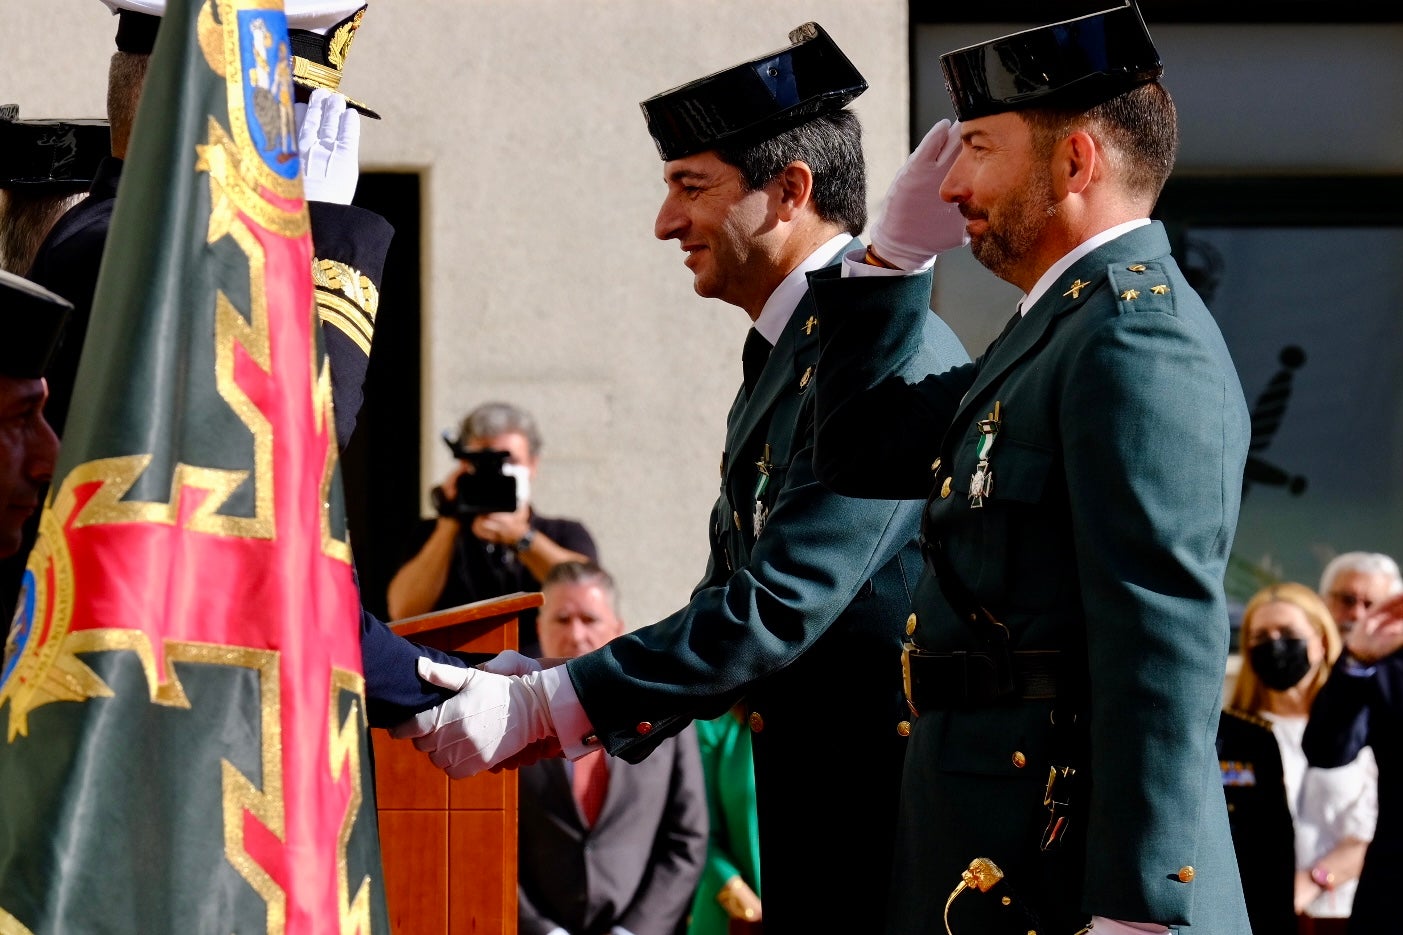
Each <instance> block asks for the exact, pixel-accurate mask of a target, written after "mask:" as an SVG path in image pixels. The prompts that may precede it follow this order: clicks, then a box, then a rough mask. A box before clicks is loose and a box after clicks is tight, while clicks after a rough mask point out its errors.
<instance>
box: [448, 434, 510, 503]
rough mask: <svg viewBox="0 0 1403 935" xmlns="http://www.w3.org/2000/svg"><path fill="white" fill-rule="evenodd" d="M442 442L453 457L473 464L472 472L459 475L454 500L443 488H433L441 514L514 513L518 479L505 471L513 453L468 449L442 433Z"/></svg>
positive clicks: (458, 441)
mask: <svg viewBox="0 0 1403 935" xmlns="http://www.w3.org/2000/svg"><path fill="white" fill-rule="evenodd" d="M443 443H444V444H445V445H447V446H448V450H449V451H451V452H453V457H455V458H457V459H458V460H459V461H466V462H468V463H469V464H471V465H472V466H473V469H472V472H471V473H468V472H464V473H462V474H460V475H458V481H457V484H456V486H457V489H458V494H457V496H455V497H454V498H453V499H451V500H450V499H448V498H447V497H445V496H444V495H443V489H442V488H441V487H434V489H433V491H432V497H433V501H434V507H435V508H436V509H437V510H438V512H439V515H440V516H449V517H457V518H459V519H471V518H472V517H474V516H479V515H481V514H483V513H511V512H514V511H515V510H516V506H517V489H516V478H515V477H514V476H512V475H511V474H509V473H507V472H506V471H504V470H503V468H504V467H505V465H506V463H507V458H509V457H511V453H510V452H506V451H495V450H493V449H491V448H484V449H482V450H480V451H469V450H468V449H466V448H464V447H463V444H462V441H461V440H460V439H457V438H453V437H452V436H451V435H449V433H448V432H444V433H443Z"/></svg>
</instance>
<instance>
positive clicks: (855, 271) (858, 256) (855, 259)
mask: <svg viewBox="0 0 1403 935" xmlns="http://www.w3.org/2000/svg"><path fill="white" fill-rule="evenodd" d="M866 255H867V251H865V250H854V251H852V252H851V253H846V254H844V255H843V272H842V273H841V274H840V275H841V276H842V278H844V279H848V278H849V277H853V276H914V275H916V274H917V273H924V272H925V271H926V270H928V269H930V267H929V266H927V267H924V268H922V269H917V270H905V269H887V267H885V266H873V265H872V264H871V263H868V262H866V261H864V260H863V259H862V258H863V257H864V256H866Z"/></svg>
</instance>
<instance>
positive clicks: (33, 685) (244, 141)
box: [0, 0, 388, 935]
mask: <svg viewBox="0 0 1403 935" xmlns="http://www.w3.org/2000/svg"><path fill="white" fill-rule="evenodd" d="M292 105H293V85H292V72H291V55H290V48H289V43H288V36H287V20H286V17H285V15H284V13H283V10H282V3H281V2H280V0H172V2H171V3H169V4H168V8H167V11H166V14H165V17H164V20H163V22H162V25H161V30H160V36H159V39H158V41H157V45H156V49H155V52H154V53H153V56H152V61H151V67H150V72H149V74H148V77H147V80H146V86H145V90H144V92H143V95H142V104H141V109H140V112H139V115H138V118H137V122H136V127H135V129H134V132H133V145H132V147H131V150H130V153H129V156H128V161H127V166H126V167H125V169H124V172H123V179H122V188H121V193H120V195H119V197H118V200H117V205H116V208H115V211H114V214H113V218H112V226H111V230H110V233H109V236H108V241H107V249H106V253H105V254H104V258H103V267H102V272H101V275H100V277H99V281H98V288H97V297H96V299H95V302H94V307H93V315H92V324H91V326H90V330H89V332H88V336H87V340H86V344H85V347H84V351H83V358H82V364H81V366H80V369H79V374H78V388H77V391H76V393H75V396H74V401H73V407H72V411H71V414H70V416H69V419H68V423H67V429H66V432H65V435H64V439H63V442H64V447H63V452H62V455H61V457H60V461H59V465H58V470H57V471H56V474H55V477H54V480H53V484H52V486H51V488H50V494H49V499H48V501H47V502H46V504H45V507H44V513H43V517H42V520H41V528H40V539H39V542H38V544H37V546H36V547H35V549H34V552H33V553H32V554H31V557H30V562H29V566H28V569H27V571H26V576H25V589H24V592H23V594H22V596H21V599H20V609H19V611H18V613H17V615H16V619H15V623H14V625H13V626H12V628H11V632H10V638H9V640H8V641H7V645H6V652H5V657H4V662H3V668H0V728H3V732H0V935H17V933H35V935H41V933H90V932H123V933H126V932H130V933H142V935H148V933H162V932H171V933H177V932H178V933H192V932H200V933H210V935H229V933H247V932H269V933H303V932H307V933H310V932H339V933H353V932H354V933H367V935H368V933H370V932H372V931H374V932H384V931H388V922H387V919H386V914H385V909H384V898H383V888H382V882H381V872H380V860H379V842H378V837H377V833H376V826H375V813H374V803H373V799H372V796H371V795H370V787H371V782H372V774H371V770H370V765H369V749H368V738H367V735H366V730H365V715H364V680H363V677H362V669H361V655H360V645H359V599H358V595H357V593H356V588H355V584H354V582H353V579H352V574H351V566H350V550H349V547H348V544H347V541H346V536H345V531H344V514H343V510H342V506H341V488H340V480H339V475H338V465H337V447H336V437H335V429H334V423H333V420H332V412H331V389H330V376H329V372H328V370H327V367H326V365H325V362H324V358H323V355H322V353H321V350H320V347H319V344H318V335H319V328H318V325H317V316H316V312H315V309H314V305H313V298H312V295H313V293H312V278H311V263H312V248H311V239H310V235H309V231H308V216H307V209H306V205H305V202H304V201H303V199H302V188H301V176H300V167H299V163H298V157H297V139H296V127H295V122H294V113H293V106H292Z"/></svg>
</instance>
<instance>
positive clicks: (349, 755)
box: [327, 668, 371, 935]
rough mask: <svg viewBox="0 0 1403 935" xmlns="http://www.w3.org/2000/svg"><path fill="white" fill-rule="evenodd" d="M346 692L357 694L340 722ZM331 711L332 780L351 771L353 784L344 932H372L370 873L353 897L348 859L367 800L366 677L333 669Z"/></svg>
mask: <svg viewBox="0 0 1403 935" xmlns="http://www.w3.org/2000/svg"><path fill="white" fill-rule="evenodd" d="M342 692H349V693H350V694H352V695H354V696H355V700H354V701H353V702H352V703H351V708H350V710H349V711H348V712H347V713H346V719H345V720H344V721H342V722H341V723H340V724H338V723H337V712H338V711H339V710H340V708H341V705H340V700H341V699H340V697H339V696H340V695H341V693H342ZM327 711H328V712H329V714H330V723H329V724H328V725H327V727H328V730H329V737H330V743H329V744H328V749H329V750H330V753H331V779H332V782H340V781H341V774H342V772H343V771H346V770H349V771H350V776H349V785H350V787H351V795H350V801H348V802H347V803H346V813H345V815H343V816H342V819H341V833H340V835H339V837H338V838H337V841H336V871H337V877H336V894H337V897H338V899H337V904H338V905H339V906H340V907H341V918H340V923H341V925H340V928H339V929H338V931H339V932H341V935H355V933H361V935H370V932H371V927H370V876H369V875H368V874H367V875H366V876H363V877H362V878H361V881H360V885H359V886H358V887H357V888H356V895H355V896H354V897H352V896H351V886H350V861H349V859H348V858H347V850H348V848H349V846H350V842H351V831H352V830H353V829H354V828H355V824H356V818H357V816H358V815H359V814H360V806H361V801H362V799H363V792H362V777H361V764H362V762H364V761H363V760H362V758H361V744H362V743H363V742H364V739H365V737H366V732H365V728H366V723H365V717H364V714H363V712H364V711H365V679H363V678H361V677H360V676H359V675H357V674H356V673H354V672H348V671H346V670H345V669H336V668H333V669H332V670H331V697H330V698H329V699H328V702H327Z"/></svg>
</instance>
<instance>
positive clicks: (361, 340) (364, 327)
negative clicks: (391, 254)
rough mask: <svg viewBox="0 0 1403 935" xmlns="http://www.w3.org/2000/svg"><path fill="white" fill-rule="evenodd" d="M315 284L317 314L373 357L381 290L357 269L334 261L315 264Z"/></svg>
mask: <svg viewBox="0 0 1403 935" xmlns="http://www.w3.org/2000/svg"><path fill="white" fill-rule="evenodd" d="M312 282H313V284H314V285H315V286H316V287H317V288H316V296H317V314H318V315H320V316H321V319H322V321H324V322H326V323H327V324H329V325H332V326H334V327H335V328H337V329H339V330H340V331H342V332H343V333H344V334H345V335H346V337H348V338H350V339H351V340H352V341H354V342H355V344H356V346H357V347H359V348H360V349H361V350H363V351H365V353H366V354H369V353H370V342H371V339H372V338H373V337H374V336H375V316H376V314H377V313H378V312H379V309H380V290H378V289H376V288H375V284H374V283H373V282H371V281H370V279H369V277H367V276H364V275H362V274H361V272H360V271H359V270H357V269H355V268H354V267H351V266H347V265H346V264H345V263H338V262H337V261H335V260H318V259H314V260H313V261H312Z"/></svg>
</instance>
